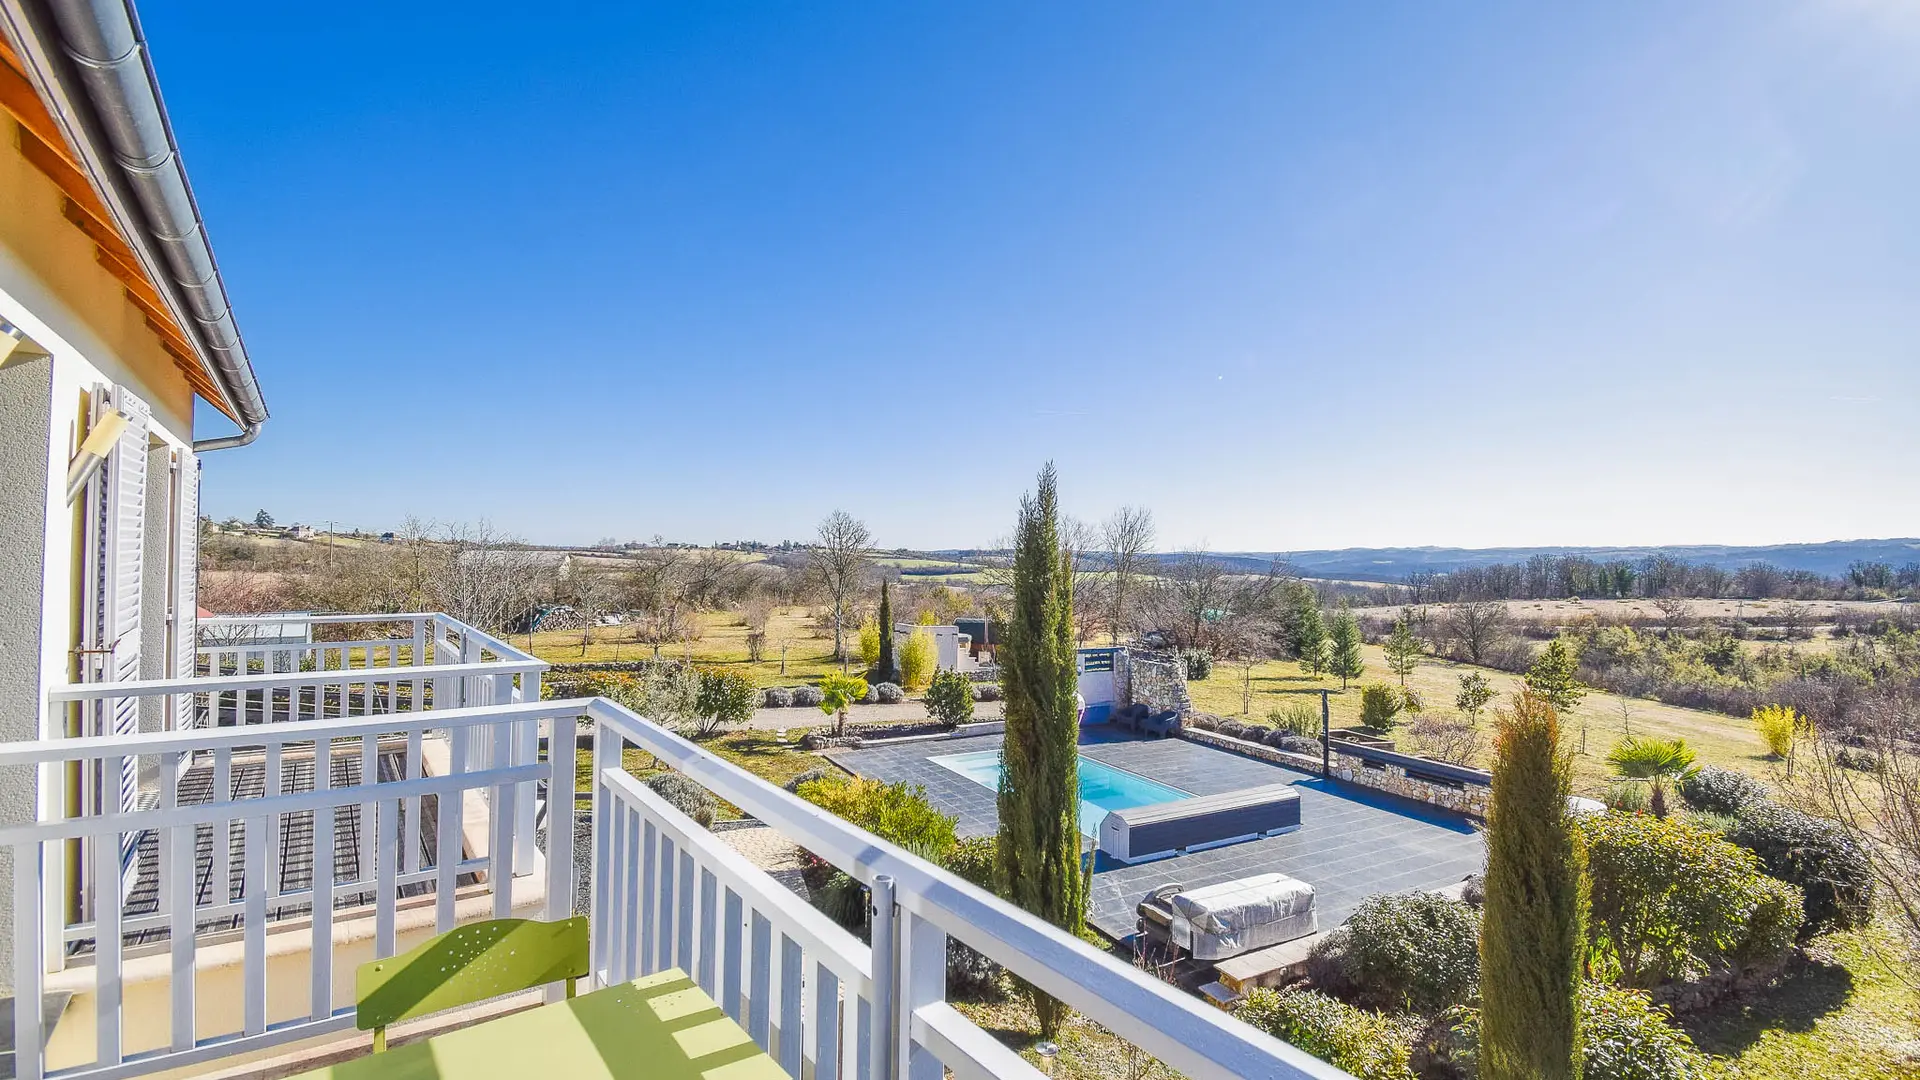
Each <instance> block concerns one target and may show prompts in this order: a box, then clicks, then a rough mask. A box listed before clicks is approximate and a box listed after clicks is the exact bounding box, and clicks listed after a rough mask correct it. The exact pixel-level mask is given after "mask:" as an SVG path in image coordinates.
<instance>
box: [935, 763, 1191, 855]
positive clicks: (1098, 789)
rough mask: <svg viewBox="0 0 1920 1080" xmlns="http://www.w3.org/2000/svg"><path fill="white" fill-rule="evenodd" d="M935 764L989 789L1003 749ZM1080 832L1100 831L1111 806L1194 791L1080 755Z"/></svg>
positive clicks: (996, 779)
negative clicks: (1102, 821) (1169, 785)
mask: <svg viewBox="0 0 1920 1080" xmlns="http://www.w3.org/2000/svg"><path fill="white" fill-rule="evenodd" d="M928 760H929V761H932V762H933V763H934V764H935V765H938V766H940V767H941V768H943V769H950V770H952V771H954V772H957V773H959V774H960V775H961V776H964V777H966V778H967V779H969V780H971V781H973V782H974V783H976V784H979V785H980V786H981V787H983V788H986V789H987V790H989V791H998V790H1000V751H998V750H981V751H978V752H975V753H971V754H948V755H946V756H945V757H937V758H929V759H928ZM1079 771H1080V832H1081V834H1082V835H1085V836H1098V835H1100V821H1101V819H1102V818H1105V817H1106V816H1107V811H1109V810H1119V809H1122V808H1124V807H1128V806H1147V805H1150V804H1152V803H1163V802H1173V801H1174V800H1176V799H1191V798H1193V793H1192V792H1190V791H1181V790H1180V789H1179V788H1176V787H1168V786H1167V785H1165V784H1162V783H1160V782H1158V781H1156V780H1149V779H1147V778H1146V777H1144V776H1141V775H1139V774H1137V773H1130V772H1128V771H1126V770H1125V769H1116V768H1114V767H1113V766H1111V765H1109V764H1107V763H1106V762H1104V761H1095V760H1094V759H1092V758H1090V757H1087V756H1086V755H1084V754H1083V755H1081V756H1080V770H1079Z"/></svg>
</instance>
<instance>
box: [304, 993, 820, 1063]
mask: <svg viewBox="0 0 1920 1080" xmlns="http://www.w3.org/2000/svg"><path fill="white" fill-rule="evenodd" d="M545 1077H555V1078H558V1080H681V1078H683V1077H684V1078H686V1080H696V1078H697V1080H788V1078H787V1074H786V1073H784V1072H782V1071H780V1066H778V1065H776V1064H774V1061H773V1059H772V1058H770V1057H768V1056H767V1055H766V1054H764V1053H762V1052H761V1051H760V1048H759V1047H757V1046H755V1045H754V1044H753V1040H752V1039H751V1038H749V1037H748V1036H747V1033H746V1032H745V1031H742V1030H741V1029H740V1026H739V1025H738V1024H735V1023H734V1022H733V1021H732V1020H730V1019H728V1018H727V1015H726V1013H724V1012H722V1011H720V1006H718V1005H716V1004H714V1002H713V999H712V998H710V997H708V996H707V995H706V994H705V993H704V992H702V991H701V989H700V987H699V986H697V985H696V984H695V983H694V981H693V980H692V979H689V978H687V976H686V975H685V974H684V973H682V972H681V971H679V970H678V969H669V970H666V971H662V972H659V973H657V974H654V975H649V976H647V977H646V978H644V979H636V980H634V981H633V982H630V983H622V984H620V985H618V986H609V987H605V988H603V989H600V990H596V991H594V992H593V993H591V994H582V995H580V996H579V997H577V998H574V999H572V1000H570V1001H560V1002H553V1003H550V1004H547V1005H541V1006H539V1007H537V1008H533V1009H528V1010H526V1011H525V1012H518V1013H513V1014H511V1015H509V1016H503V1017H500V1018H499V1019H497V1020H488V1021H485V1022H483V1023H478V1024H474V1025H473V1026H472V1027H466V1028H461V1029H460V1030H458V1031H450V1032H448V1033H447V1034H445V1035H438V1036H435V1037H434V1038H431V1039H423V1040H421V1041H419V1042H413V1043H408V1044H406V1045H405V1046H397V1047H394V1048H393V1049H391V1050H388V1051H386V1052H385V1053H382V1054H369V1055H367V1056H366V1057H362V1058H355V1059H354V1060H352V1061H348V1062H343V1063H341V1064H339V1065H334V1066H330V1067H328V1068H325V1069H318V1070H315V1071H313V1072H310V1073H306V1074H304V1075H303V1076H302V1077H300V1078H299V1080H322V1078H326V1080H435V1078H437V1080H493V1078H498V1080H541V1078H545Z"/></svg>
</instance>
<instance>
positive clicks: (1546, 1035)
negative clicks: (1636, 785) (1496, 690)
mask: <svg viewBox="0 0 1920 1080" xmlns="http://www.w3.org/2000/svg"><path fill="white" fill-rule="evenodd" d="M1495 724H1496V729H1495V734H1494V759H1493V791H1492V804H1491V807H1490V809H1489V811H1488V814H1487V881H1486V896H1487V899H1486V908H1485V914H1484V916H1483V919H1482V923H1481V930H1480V996H1481V1029H1480V1032H1481V1033H1480V1039H1481V1058H1480V1069H1481V1075H1482V1076H1484V1077H1486V1080H1579V1077H1580V1059H1581V1051H1580V1043H1579V1037H1578V1033H1577V1031H1576V1028H1575V1017H1576V1011H1575V1010H1576V1005H1575V1001H1576V997H1577V995H1578V993H1579V988H1580V968H1581V963H1580V958H1581V951H1582V949H1583V948H1584V947H1585V944H1586V921H1587V886H1586V851H1585V849H1584V848H1583V847H1582V846H1581V842H1580V836H1579V832H1578V830H1577V829H1576V828H1575V826H1574V822H1573V817H1572V815H1571V814H1570V813H1569V812H1568V809H1567V796H1568V794H1569V793H1570V791H1571V788H1572V783H1573V765H1572V759H1571V758H1570V757H1569V756H1568V755H1567V754H1565V753H1563V752H1562V751H1561V750H1560V718H1559V715H1558V714H1557V713H1555V712H1554V709H1553V706H1552V704H1550V703H1549V702H1548V701H1547V700H1546V699H1545V698H1544V697H1541V696H1540V695H1538V694H1532V693H1522V694H1518V695H1516V696H1515V697H1514V701H1513V705H1512V706H1511V707H1510V708H1504V709H1501V710H1499V712H1498V714H1497V716H1496V718H1495Z"/></svg>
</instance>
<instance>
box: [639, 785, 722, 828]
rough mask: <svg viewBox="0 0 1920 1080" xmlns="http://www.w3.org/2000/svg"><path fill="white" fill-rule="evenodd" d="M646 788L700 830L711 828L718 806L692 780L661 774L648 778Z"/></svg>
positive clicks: (710, 795) (709, 794)
mask: <svg viewBox="0 0 1920 1080" xmlns="http://www.w3.org/2000/svg"><path fill="white" fill-rule="evenodd" d="M647 787H649V788H651V789H652V790H653V793H654V794H655V795H658V796H660V797H661V798H662V799H665V800H666V802H667V805H669V806H671V807H673V808H674V809H675V810H678V811H680V812H681V813H683V814H685V815H687V816H688V817H690V818H692V819H693V820H694V822H695V823H697V824H698V825H699V826H700V827H701V828H703V829H706V828H711V827H712V826H713V812H714V808H715V807H716V806H717V805H718V804H717V803H715V802H714V799H713V795H712V793H710V792H709V791H707V789H706V788H703V787H701V786H700V785H699V784H696V783H694V782H693V780H692V778H690V777H687V776H685V775H682V774H681V773H671V772H670V773H661V774H660V775H658V776H654V777H650V778H649V779H648V780H647Z"/></svg>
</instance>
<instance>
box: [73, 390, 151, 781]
mask: <svg viewBox="0 0 1920 1080" xmlns="http://www.w3.org/2000/svg"><path fill="white" fill-rule="evenodd" d="M110 412H119V413H121V414H122V415H124V416H125V417H126V418H127V428H126V430H125V431H124V432H122V433H121V435H120V440H119V441H118V442H116V443H115V444H114V446H113V450H112V452H111V453H109V454H108V456H107V460H106V463H105V464H104V465H103V466H102V467H101V469H100V471H99V472H98V473H97V474H95V476H94V478H93V481H92V483H90V484H89V485H88V507H87V518H88V534H89V536H88V545H87V549H88V550H87V554H88V561H89V563H90V565H89V567H88V571H89V572H88V585H89V593H90V594H91V595H90V596H89V598H88V604H87V613H86V614H87V625H86V626H85V627H84V628H83V629H84V630H85V631H87V632H86V633H85V634H84V635H83V636H84V640H83V642H82V645H83V647H84V648H85V649H86V655H87V657H88V659H89V661H90V662H89V663H88V664H86V665H83V678H85V679H86V680H87V681H89V682H129V681H132V680H135V679H138V678H139V677H140V600H141V589H142V586H143V581H142V578H143V576H144V575H143V573H142V570H143V560H144V557H145V556H144V551H143V547H144V545H145V542H146V525H147V432H148V429H149V427H150V426H151V424H152V413H151V412H150V410H149V409H148V408H147V404H146V402H144V401H141V400H140V399H139V398H138V397H137V396H135V395H134V394H133V393H132V392H131V391H129V390H127V389H126V388H125V387H120V386H115V387H112V388H110V389H106V390H103V391H102V392H101V393H99V394H96V395H95V396H94V414H93V419H94V421H95V422H96V423H97V422H98V421H99V420H100V419H101V418H102V417H104V416H106V415H107V414H108V413H110ZM92 721H93V722H92V724H91V725H90V727H91V728H92V730H91V731H89V732H88V734H129V733H133V732H137V731H139V730H140V703H139V701H137V700H135V699H132V698H123V699H120V700H118V701H116V702H113V703H112V708H111V712H110V714H107V713H99V712H97V713H96V714H95V716H94V717H93V718H92ZM135 772H136V770H134V769H125V770H122V773H123V775H122V777H121V783H120V791H119V792H118V800H119V804H120V808H121V809H122V810H126V811H131V810H132V809H133V808H134V805H135V802H136V800H137V798H138V795H139V778H138V777H137V776H136V775H135Z"/></svg>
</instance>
